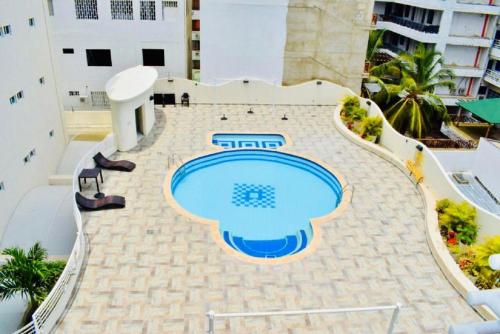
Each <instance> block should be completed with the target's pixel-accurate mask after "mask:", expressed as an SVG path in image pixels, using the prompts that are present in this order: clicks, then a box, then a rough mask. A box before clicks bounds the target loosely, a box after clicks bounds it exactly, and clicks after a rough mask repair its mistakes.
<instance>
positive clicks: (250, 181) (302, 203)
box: [170, 150, 342, 258]
mask: <svg viewBox="0 0 500 334" xmlns="http://www.w3.org/2000/svg"><path fill="white" fill-rule="evenodd" d="M170 191H171V195H172V196H173V198H174V199H175V201H177V203H178V204H179V205H180V206H181V207H182V208H183V209H185V210H187V211H188V212H190V213H191V214H193V215H195V216H197V217H202V218H203V219H207V220H210V221H217V222H218V230H217V231H218V233H219V238H218V239H219V240H218V241H219V242H222V243H224V244H225V245H227V246H229V247H230V249H232V250H235V251H237V252H239V253H242V254H244V255H247V256H250V257H253V258H281V257H286V256H291V255H294V254H298V253H300V252H303V251H304V250H305V249H306V248H307V247H308V246H309V245H310V243H311V240H312V239H313V237H314V233H315V231H314V228H313V226H312V225H311V219H313V218H315V217H322V216H326V215H329V214H330V213H331V212H332V211H334V210H335V208H336V207H337V206H338V205H339V203H340V201H341V199H342V187H341V184H340V182H339V180H338V179H337V177H336V176H335V175H333V174H332V173H331V172H330V171H329V170H327V169H326V168H325V167H323V166H321V165H319V164H318V163H316V162H313V161H311V160H307V159H304V158H301V157H299V156H295V155H292V154H288V153H283V152H278V151H270V150H229V151H222V152H218V153H214V154H209V155H206V156H202V157H199V158H196V159H193V160H191V161H189V162H187V163H185V164H184V165H183V166H181V167H180V168H179V169H178V170H177V171H176V172H175V173H174V174H173V175H172V178H171V180H170Z"/></svg>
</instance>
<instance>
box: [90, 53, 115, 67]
mask: <svg viewBox="0 0 500 334" xmlns="http://www.w3.org/2000/svg"><path fill="white" fill-rule="evenodd" d="M87 65H88V66H112V64H111V50H105V49H104V50H99V49H94V50H87Z"/></svg>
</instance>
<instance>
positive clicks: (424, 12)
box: [420, 9, 427, 23]
mask: <svg viewBox="0 0 500 334" xmlns="http://www.w3.org/2000/svg"><path fill="white" fill-rule="evenodd" d="M425 14H427V9H424V10H423V12H422V19H421V20H420V23H424V22H425Z"/></svg>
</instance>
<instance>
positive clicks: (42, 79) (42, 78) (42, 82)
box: [38, 77, 45, 85]
mask: <svg viewBox="0 0 500 334" xmlns="http://www.w3.org/2000/svg"><path fill="white" fill-rule="evenodd" d="M38 82H39V83H40V85H45V78H44V77H40V78H39V79H38Z"/></svg>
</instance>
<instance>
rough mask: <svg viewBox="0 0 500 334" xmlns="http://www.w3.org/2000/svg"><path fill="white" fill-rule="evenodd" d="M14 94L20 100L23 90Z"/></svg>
mask: <svg viewBox="0 0 500 334" xmlns="http://www.w3.org/2000/svg"><path fill="white" fill-rule="evenodd" d="M16 96H17V99H18V100H20V99H22V98H24V92H23V91H22V90H20V91H19V92H17V94H16Z"/></svg>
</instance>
